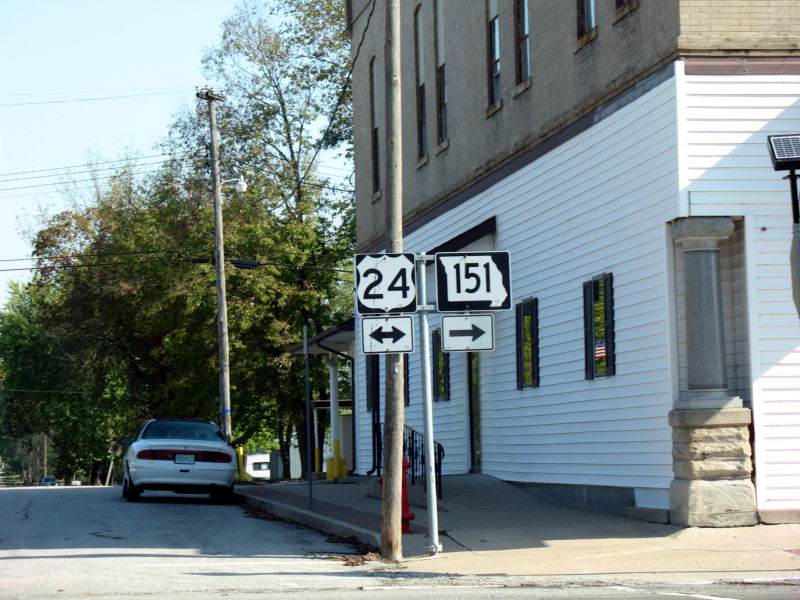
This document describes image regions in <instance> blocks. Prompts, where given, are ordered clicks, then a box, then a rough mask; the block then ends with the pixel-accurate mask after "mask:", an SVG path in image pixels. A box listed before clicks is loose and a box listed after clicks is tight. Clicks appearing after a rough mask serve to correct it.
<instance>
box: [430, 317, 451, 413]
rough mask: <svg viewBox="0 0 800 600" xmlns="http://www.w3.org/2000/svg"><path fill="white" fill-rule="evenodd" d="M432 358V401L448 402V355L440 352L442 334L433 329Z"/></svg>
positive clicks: (442, 351)
mask: <svg viewBox="0 0 800 600" xmlns="http://www.w3.org/2000/svg"><path fill="white" fill-rule="evenodd" d="M431 355H432V356H433V401H434V402H446V401H448V400H450V355H449V354H448V353H447V352H445V351H444V350H442V332H441V330H439V329H434V330H433V333H432V340H431Z"/></svg>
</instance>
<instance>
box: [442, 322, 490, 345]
mask: <svg viewBox="0 0 800 600" xmlns="http://www.w3.org/2000/svg"><path fill="white" fill-rule="evenodd" d="M484 333H486V332H485V331H484V330H483V329H481V328H480V327H478V326H477V325H475V324H473V325H472V329H452V330H451V331H450V337H470V336H472V341H473V342H474V341H475V340H477V339H478V338H479V337H481V336H482V335H483V334H484Z"/></svg>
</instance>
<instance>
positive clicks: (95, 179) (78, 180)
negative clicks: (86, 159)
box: [0, 169, 158, 198]
mask: <svg viewBox="0 0 800 600" xmlns="http://www.w3.org/2000/svg"><path fill="white" fill-rule="evenodd" d="M151 173H158V169H152V170H150V171H142V172H139V173H136V175H149V174H151ZM114 177H117V175H104V176H102V177H90V178H89V179H75V180H73V181H69V182H67V183H68V184H72V183H84V182H86V181H99V180H102V179H113V178H114ZM0 183H2V182H0ZM54 185H65V184H64V183H62V182H60V181H53V182H51V183H36V184H33V185H20V186H16V187H9V188H0V192H13V191H15V190H27V189H31V188H40V187H51V186H54ZM87 189H91V188H87ZM0 198H2V197H0Z"/></svg>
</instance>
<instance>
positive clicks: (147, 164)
mask: <svg viewBox="0 0 800 600" xmlns="http://www.w3.org/2000/svg"><path fill="white" fill-rule="evenodd" d="M168 160H170V159H166V160H157V161H152V162H145V163H137V164H136V165H133V166H134V167H136V168H139V167H147V166H150V165H163V164H164V163H165V162H167V161H168ZM120 168H122V167H120V166H116V167H103V168H101V169H87V170H86V171H70V172H67V173H53V174H52V175H29V176H28V177H16V178H14V179H4V180H3V181H0V184H4V183H8V182H10V181H27V180H30V179H47V178H50V177H71V176H73V175H84V174H86V173H98V172H100V171H113V170H115V169H120ZM0 177H2V176H0ZM0 191H2V190H0Z"/></svg>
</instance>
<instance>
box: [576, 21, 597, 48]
mask: <svg viewBox="0 0 800 600" xmlns="http://www.w3.org/2000/svg"><path fill="white" fill-rule="evenodd" d="M596 39H597V27H595V28H594V29H592V30H591V31H587V32H586V33H584V34H583V35H582V36H581V37H579V38H578V44H577V46H576V47H575V52H580V51H581V50H583V49H584V48H585V47H586V46H588V45H589V44H591V43H592V42H593V41H595V40H596Z"/></svg>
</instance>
